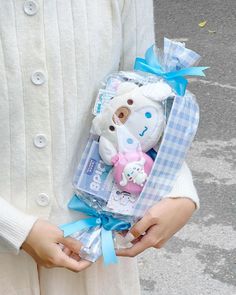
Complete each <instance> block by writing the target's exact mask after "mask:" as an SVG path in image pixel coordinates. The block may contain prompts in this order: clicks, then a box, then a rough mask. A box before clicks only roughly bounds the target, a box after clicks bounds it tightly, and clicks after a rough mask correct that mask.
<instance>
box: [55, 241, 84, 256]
mask: <svg viewBox="0 0 236 295" xmlns="http://www.w3.org/2000/svg"><path fill="white" fill-rule="evenodd" d="M60 242H61V243H62V244H63V245H64V246H65V247H66V248H69V249H70V250H71V251H72V252H75V253H77V254H79V252H80V249H81V248H82V246H83V244H82V243H81V242H79V241H77V240H76V239H73V238H71V237H67V238H61V240H60Z"/></svg>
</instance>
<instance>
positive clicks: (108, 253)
mask: <svg viewBox="0 0 236 295" xmlns="http://www.w3.org/2000/svg"><path fill="white" fill-rule="evenodd" d="M68 207H69V209H71V210H75V211H79V212H81V213H84V214H87V215H89V216H92V217H91V218H85V219H81V220H79V221H75V222H71V223H66V224H63V225H61V226H60V229H61V230H62V231H63V232H64V237H68V236H70V235H72V234H74V233H76V232H79V231H82V230H84V229H89V228H91V227H97V226H100V227H101V228H102V230H101V244H102V254H103V259H104V263H105V265H109V264H113V263H117V257H116V253H115V248H114V242H113V237H112V231H113V230H117V231H122V230H128V229H129V228H130V226H131V225H130V223H128V222H125V221H122V220H120V219H117V218H114V217H112V216H110V215H108V214H107V213H106V212H102V213H99V212H97V211H96V210H95V209H94V208H92V207H90V206H89V205H87V204H86V203H85V202H84V201H82V200H81V199H80V198H79V197H78V196H76V195H74V196H73V198H72V199H71V200H70V202H69V204H68Z"/></svg>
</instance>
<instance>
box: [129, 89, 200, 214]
mask: <svg viewBox="0 0 236 295" xmlns="http://www.w3.org/2000/svg"><path fill="white" fill-rule="evenodd" d="M198 122H199V108H198V104H197V102H196V100H195V98H194V96H193V94H191V93H190V92H188V91H186V94H185V96H184V97H181V96H176V97H175V99H174V102H173V106H172V109H171V113H170V116H169V119H168V123H167V126H166V128H165V132H164V136H163V139H162V142H161V145H160V148H159V150H158V153H157V157H156V160H155V163H154V166H153V169H152V171H151V174H150V175H149V178H148V181H147V182H146V185H145V187H144V189H143V191H142V193H141V195H140V196H139V201H138V203H137V205H136V207H135V209H134V212H133V215H134V216H136V217H142V216H143V215H144V213H145V212H146V211H147V210H148V209H149V208H150V207H151V206H152V205H153V204H154V203H156V202H157V201H159V200H160V199H161V198H162V197H163V196H164V195H167V194H168V193H169V192H170V191H171V189H172V187H173V184H174V182H175V179H176V177H177V175H178V172H179V170H180V168H181V166H182V164H183V162H184V159H185V157H186V153H187V151H188V149H189V147H190V145H191V143H192V140H193V138H194V136H195V133H196V131H197V127H198Z"/></svg>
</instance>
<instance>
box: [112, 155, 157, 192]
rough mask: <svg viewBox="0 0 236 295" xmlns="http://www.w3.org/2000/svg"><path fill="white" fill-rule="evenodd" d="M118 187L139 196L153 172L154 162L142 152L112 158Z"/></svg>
mask: <svg viewBox="0 0 236 295" xmlns="http://www.w3.org/2000/svg"><path fill="white" fill-rule="evenodd" d="M112 163H113V165H114V167H115V169H114V178H115V180H116V183H117V185H118V186H119V187H120V188H121V189H122V190H123V191H126V192H129V193H132V194H135V195H137V194H139V193H140V192H141V191H142V188H143V186H144V184H145V182H146V180H147V178H148V175H149V173H150V172H151V169H152V165H153V160H152V159H151V158H150V157H149V156H148V155H147V154H145V153H142V152H128V153H125V154H121V153H119V154H117V155H115V156H114V157H113V158H112Z"/></svg>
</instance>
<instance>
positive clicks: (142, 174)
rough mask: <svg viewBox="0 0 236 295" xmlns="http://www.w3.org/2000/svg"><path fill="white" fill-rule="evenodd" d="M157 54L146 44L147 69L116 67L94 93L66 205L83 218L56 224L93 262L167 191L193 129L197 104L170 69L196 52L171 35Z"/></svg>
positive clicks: (186, 62)
mask: <svg viewBox="0 0 236 295" xmlns="http://www.w3.org/2000/svg"><path fill="white" fill-rule="evenodd" d="M154 55H155V54H154V51H153V48H152V49H151V48H150V49H149V50H148V51H147V53H146V60H143V59H137V60H136V62H138V63H139V64H138V66H136V68H138V69H139V70H140V69H141V70H142V71H143V69H142V68H145V71H144V72H141V71H133V72H122V71H121V72H117V73H113V74H111V75H109V76H107V77H106V78H105V79H104V82H103V83H102V85H103V87H102V88H101V89H100V90H99V91H98V96H97V99H96V102H95V105H94V109H93V114H94V116H95V117H94V119H93V122H92V126H91V136H90V138H89V140H88V143H87V146H86V148H85V150H84V153H83V155H82V158H81V160H80V163H79V165H78V168H77V171H76V174H75V177H74V181H73V185H74V187H75V195H74V197H73V198H72V200H71V201H70V203H69V208H70V209H72V210H77V211H80V212H83V213H86V214H87V215H88V219H86V220H85V221H84V220H83V221H78V225H79V226H78V227H76V226H77V224H76V225H75V224H74V223H73V224H72V225H71V224H69V225H63V226H62V227H61V228H62V229H63V230H64V232H65V235H72V236H73V237H74V238H76V239H79V240H80V241H81V242H82V243H83V245H84V246H83V248H82V249H81V253H80V256H81V257H82V258H84V259H88V260H90V261H92V262H94V261H96V260H97V259H98V257H100V256H101V255H103V256H104V257H105V256H109V253H107V252H110V254H111V253H112V252H113V258H114V249H111V245H110V244H109V243H111V239H112V241H113V242H114V243H115V247H125V246H129V245H126V244H125V241H124V239H123V238H122V235H118V234H117V233H119V232H122V231H127V230H128V229H129V228H130V227H131V226H132V224H133V223H135V222H136V221H137V220H138V219H139V218H141V217H142V216H143V215H144V214H145V212H146V211H147V210H148V209H149V208H150V207H151V206H152V205H153V204H154V203H156V202H158V201H159V200H160V199H161V198H162V197H163V196H164V195H165V194H167V193H168V192H169V191H170V190H171V188H172V187H173V185H174V182H175V179H176V177H177V175H178V172H179V170H180V168H181V166H182V163H183V161H184V158H185V156H186V153H187V151H188V149H189V147H190V145H191V142H192V140H193V138H194V135H195V133H196V130H197V126H198V120H199V109H198V104H197V102H196V100H195V97H194V95H193V94H192V93H190V92H189V91H184V94H183V95H180V94H179V89H180V90H181V89H182V88H181V87H182V86H183V85H184V84H186V82H185V81H184V80H183V79H182V80H181V77H180V78H179V76H178V75H177V74H174V75H173V73H176V72H178V71H180V70H181V69H183V68H187V67H189V66H191V65H192V64H194V63H195V62H196V61H197V60H198V59H199V55H198V54H196V53H194V52H193V51H191V50H189V49H186V48H185V47H184V46H183V44H181V43H176V42H172V41H170V40H168V39H165V48H164V53H163V54H162V56H161V57H160V54H158V56H159V57H158V58H157V57H156V56H154ZM143 64H144V65H143ZM146 71H148V72H146ZM167 71H168V72H167ZM174 71H175V72H174ZM170 72H171V75H170V74H169V73H170ZM166 73H167V74H168V75H169V76H168V75H167V74H166ZM175 75H176V76H177V78H175V77H174V78H173V76H175ZM169 77H170V78H169ZM181 83H182V84H181ZM179 85H180V86H181V87H179ZM185 86H186V85H185ZM184 90H185V89H184ZM181 91H182V90H181ZM83 222H84V224H82V223H83ZM76 229H78V230H76ZM108 244H109V246H107V245H108ZM106 262H107V263H112V262H114V259H113V261H112V259H110V260H109V258H107V260H106Z"/></svg>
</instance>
